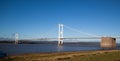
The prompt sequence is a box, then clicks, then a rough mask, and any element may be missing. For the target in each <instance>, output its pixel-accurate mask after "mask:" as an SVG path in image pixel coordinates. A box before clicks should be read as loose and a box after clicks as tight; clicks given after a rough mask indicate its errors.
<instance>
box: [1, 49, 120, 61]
mask: <svg viewBox="0 0 120 61" xmlns="http://www.w3.org/2000/svg"><path fill="white" fill-rule="evenodd" d="M0 61H120V50H107V51H105V50H104V51H85V52H61V53H38V54H37V53H35V54H24V55H18V56H9V57H5V58H2V59H0Z"/></svg>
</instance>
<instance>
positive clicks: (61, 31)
mask: <svg viewBox="0 0 120 61" xmlns="http://www.w3.org/2000/svg"><path fill="white" fill-rule="evenodd" d="M64 27H65V28H67V29H69V30H72V31H75V32H78V33H81V34H85V35H88V36H89V37H64ZM102 37H103V36H98V35H94V34H89V33H86V32H82V31H80V30H77V29H74V28H71V27H69V26H66V25H63V24H59V25H58V37H57V38H49V37H47V38H29V39H22V40H56V41H58V45H62V44H63V42H64V40H71V39H72V40H73V39H74V40H77V39H101V38H102ZM111 37H112V36H111ZM113 38H116V39H120V36H113ZM18 40H19V34H18V33H16V34H15V44H17V43H18Z"/></svg>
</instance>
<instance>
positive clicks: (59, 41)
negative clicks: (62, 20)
mask: <svg viewBox="0 0 120 61" xmlns="http://www.w3.org/2000/svg"><path fill="white" fill-rule="evenodd" d="M58 45H63V24H59V30H58Z"/></svg>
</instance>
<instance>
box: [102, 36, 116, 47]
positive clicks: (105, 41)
mask: <svg viewBox="0 0 120 61" xmlns="http://www.w3.org/2000/svg"><path fill="white" fill-rule="evenodd" d="M101 39H102V40H101V47H102V48H107V49H109V48H110V49H111V48H116V38H112V37H102V38H101Z"/></svg>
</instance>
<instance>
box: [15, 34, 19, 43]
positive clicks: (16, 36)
mask: <svg viewBox="0 0 120 61" xmlns="http://www.w3.org/2000/svg"><path fill="white" fill-rule="evenodd" d="M18 38H19V34H18V33H16V34H15V44H18Z"/></svg>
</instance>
